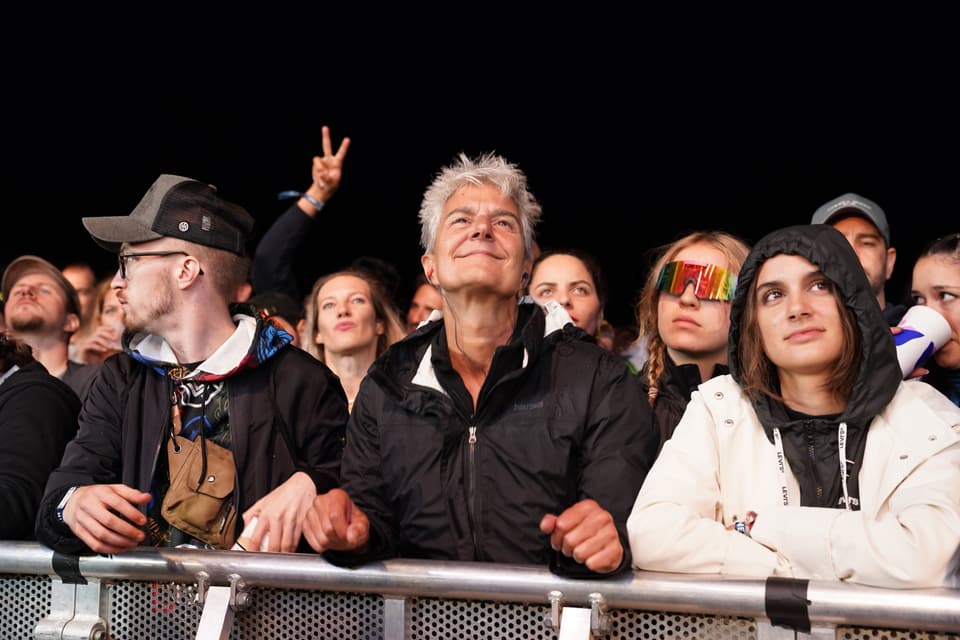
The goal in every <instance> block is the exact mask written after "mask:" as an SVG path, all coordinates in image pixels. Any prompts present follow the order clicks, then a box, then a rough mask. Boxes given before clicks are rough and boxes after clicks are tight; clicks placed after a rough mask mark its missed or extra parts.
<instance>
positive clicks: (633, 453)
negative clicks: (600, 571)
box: [327, 304, 658, 576]
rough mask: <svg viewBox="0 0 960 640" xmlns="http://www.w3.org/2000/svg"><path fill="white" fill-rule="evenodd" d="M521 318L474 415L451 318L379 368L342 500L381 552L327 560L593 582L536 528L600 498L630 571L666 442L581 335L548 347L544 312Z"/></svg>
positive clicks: (344, 473)
mask: <svg viewBox="0 0 960 640" xmlns="http://www.w3.org/2000/svg"><path fill="white" fill-rule="evenodd" d="M518 315H519V317H518V320H517V329H516V330H515V331H514V336H513V338H512V339H511V342H510V344H509V345H507V346H504V347H500V348H499V349H497V351H496V353H495V355H494V358H493V362H492V363H491V367H490V371H489V373H488V376H487V380H486V382H485V383H484V386H483V388H482V389H481V391H480V394H479V397H478V401H477V411H476V413H475V414H474V413H473V411H472V407H473V403H472V400H471V398H470V395H469V393H467V391H466V389H465V388H464V387H463V384H462V382H461V380H460V378H459V376H457V374H456V373H455V372H454V371H453V369H452V367H451V365H450V359H449V352H448V350H447V346H446V339H445V334H444V331H443V321H442V320H441V321H435V322H432V323H429V324H428V325H426V326H424V327H421V328H420V329H419V330H418V331H416V332H415V333H414V334H412V335H411V336H409V337H408V338H406V339H405V340H403V341H401V342H400V343H397V344H395V345H394V346H393V347H392V348H391V349H390V350H389V351H387V353H385V354H384V355H383V356H382V357H381V358H380V359H379V360H378V361H377V362H375V363H374V365H373V367H372V368H371V370H370V371H369V373H368V375H367V377H366V378H365V379H364V381H363V383H362V385H361V388H360V392H359V394H358V396H357V400H356V402H355V403H354V407H353V412H352V413H351V416H350V423H349V425H348V427H347V444H346V448H345V450H344V458H343V465H342V467H341V478H342V483H343V488H344V489H345V490H346V491H347V492H348V493H349V495H350V497H351V498H352V499H353V500H354V502H356V504H357V505H358V506H359V507H360V508H361V509H362V510H363V511H364V512H365V513H366V514H367V516H368V517H369V518H370V525H371V544H370V548H369V552H368V553H366V554H363V555H362V556H360V555H356V554H344V553H330V552H327V557H328V558H330V559H331V561H333V562H339V563H342V564H351V563H355V562H360V561H364V560H371V559H380V558H385V557H392V556H401V557H410V558H429V559H446V560H466V561H471V560H479V561H490V562H503V563H535V564H549V565H550V566H551V568H552V569H553V570H555V571H557V572H560V573H564V574H567V575H592V576H596V574H593V573H592V572H590V571H589V570H587V569H586V567H584V566H582V565H578V564H577V563H575V562H574V561H572V560H571V559H569V558H566V557H564V556H562V555H561V554H557V553H552V552H551V549H550V544H549V538H548V536H546V535H545V534H543V533H541V532H540V529H539V523H540V520H541V518H542V517H543V516H544V515H545V514H548V513H552V514H560V513H561V512H562V511H563V510H564V509H566V508H568V507H570V506H571V505H573V504H574V503H576V502H578V501H580V500H583V499H586V498H592V499H594V500H596V501H597V502H598V503H599V504H600V506H601V507H603V508H605V509H606V510H608V511H609V512H610V513H611V514H612V515H613V517H614V519H615V521H616V525H617V528H618V529H619V531H620V537H621V541H622V543H623V546H624V562H623V564H622V565H621V568H627V567H629V566H630V552H629V544H628V542H627V538H626V535H625V523H626V518H627V515H628V514H629V513H630V509H631V507H632V506H633V502H634V500H635V499H636V495H637V492H638V491H639V489H640V485H641V484H642V482H643V480H644V478H645V477H646V474H647V470H648V469H649V467H650V465H651V464H652V462H653V458H654V456H655V455H656V451H657V444H658V437H657V433H656V430H655V429H654V428H653V424H652V420H651V414H650V408H649V406H648V405H647V403H646V400H645V398H644V396H643V395H642V394H641V392H640V386H639V381H638V379H637V377H636V376H634V375H632V374H631V373H630V372H629V370H628V369H627V366H626V364H625V363H624V362H623V360H622V359H620V358H618V357H616V356H614V355H612V354H610V353H608V352H607V351H605V350H603V349H601V348H600V347H598V346H597V345H596V344H594V343H592V342H591V341H590V340H588V339H587V335H586V334H585V333H584V332H583V331H581V330H580V329H577V328H575V327H574V326H573V325H570V324H568V325H567V326H566V327H565V328H564V329H563V330H556V331H553V332H552V333H550V334H549V335H546V336H545V335H544V327H545V316H544V313H543V311H542V310H541V309H540V307H539V306H537V305H532V304H521V305H520V308H519V314H518ZM428 350H429V353H428ZM524 358H526V366H523V362H524ZM418 371H419V374H418ZM415 376H417V377H416V381H415V380H414V378H415ZM441 387H442V388H441Z"/></svg>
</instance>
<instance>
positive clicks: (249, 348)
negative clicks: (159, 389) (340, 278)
mask: <svg viewBox="0 0 960 640" xmlns="http://www.w3.org/2000/svg"><path fill="white" fill-rule="evenodd" d="M233 321H234V322H235V323H236V325H237V328H236V330H235V331H234V332H233V335H231V336H230V337H229V338H227V340H226V342H224V343H223V344H222V345H220V347H219V348H217V350H216V351H214V352H213V353H212V354H211V355H210V357H208V358H207V359H206V360H204V361H203V362H201V363H199V364H197V365H196V366H195V367H193V369H192V370H191V371H190V372H188V373H187V374H186V375H184V376H175V377H177V378H178V379H183V380H193V381H196V382H212V381H215V380H223V379H224V378H229V377H230V376H232V375H234V374H236V373H237V372H239V371H241V370H244V369H252V368H255V367H257V366H258V365H260V363H262V362H266V361H267V360H269V359H270V358H271V357H273V356H274V355H275V354H276V353H277V352H278V351H279V350H280V349H282V348H283V347H285V346H287V345H288V344H290V342H291V341H293V337H292V336H291V335H290V334H289V333H287V332H286V331H283V330H282V329H280V328H278V327H277V326H275V325H274V324H273V323H271V322H269V321H268V320H266V319H265V317H264V316H262V315H258V316H256V317H254V316H251V315H248V314H246V313H242V312H241V313H236V314H234V316H233ZM123 342H124V344H123V350H124V351H125V352H126V353H128V354H129V355H130V356H131V357H132V358H133V359H134V360H137V361H139V362H142V363H143V364H145V365H147V366H148V367H150V368H152V369H153V370H154V371H156V372H157V373H159V374H160V375H162V376H166V375H168V374H169V372H170V371H171V370H172V369H174V368H177V367H180V366H182V365H192V364H193V363H185V362H177V357H176V355H175V354H174V353H173V349H171V348H170V345H169V344H167V342H166V341H165V340H164V339H163V338H161V337H160V336H158V335H153V334H147V333H138V334H134V335H124V338H123Z"/></svg>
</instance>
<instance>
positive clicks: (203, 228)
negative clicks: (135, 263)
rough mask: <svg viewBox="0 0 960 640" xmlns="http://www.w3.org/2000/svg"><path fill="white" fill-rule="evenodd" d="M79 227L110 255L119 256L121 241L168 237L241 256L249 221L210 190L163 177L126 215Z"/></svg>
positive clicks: (243, 211) (238, 208)
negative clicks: (110, 253)
mask: <svg viewBox="0 0 960 640" xmlns="http://www.w3.org/2000/svg"><path fill="white" fill-rule="evenodd" d="M83 226H84V227H86V229H87V231H88V232H89V233H90V235H91V236H92V237H93V239H94V240H96V242H97V244H99V245H100V246H102V247H104V248H105V249H107V250H109V251H115V252H116V251H119V250H120V245H122V244H123V243H124V242H127V243H130V244H136V243H138V242H147V241H148V240H157V239H159V238H163V237H169V238H180V239H181V240H187V241H188V242H195V243H196V244H202V245H204V246H207V247H214V248H215V249H223V250H225V251H230V252H232V253H236V254H240V255H243V254H244V253H245V252H246V240H247V237H248V236H249V234H250V232H251V231H252V230H253V218H252V217H251V216H250V214H249V213H247V211H246V209H244V208H243V207H241V206H239V205H236V204H233V203H232V202H228V201H226V200H224V199H223V198H221V197H220V195H219V194H218V193H217V188H216V187H214V186H213V185H209V184H205V183H203V182H199V181H197V180H192V179H191V178H184V177H182V176H174V175H170V174H163V175H161V176H160V177H159V178H157V179H156V181H154V183H153V184H152V185H150V188H149V189H148V190H147V192H146V193H145V194H144V196H143V198H141V199H140V203H139V204H138V205H137V206H136V208H135V209H134V210H133V211H132V212H131V213H130V215H126V216H101V217H95V218H83Z"/></svg>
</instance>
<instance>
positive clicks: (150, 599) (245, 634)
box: [110, 582, 383, 640]
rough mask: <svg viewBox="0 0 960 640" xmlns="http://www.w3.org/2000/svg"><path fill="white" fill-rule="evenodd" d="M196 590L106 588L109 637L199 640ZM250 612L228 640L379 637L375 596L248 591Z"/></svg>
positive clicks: (239, 616)
mask: <svg viewBox="0 0 960 640" xmlns="http://www.w3.org/2000/svg"><path fill="white" fill-rule="evenodd" d="M196 593H197V591H196V588H195V587H194V586H192V585H182V584H173V583H159V584H157V583H154V584H145V583H136V582H118V583H115V584H113V585H111V587H110V602H111V615H110V637H111V638H113V639H116V640H143V639H144V638H149V639H150V640H166V639H169V640H183V639H184V638H193V637H195V636H196V635H197V626H198V625H199V623H200V616H201V615H202V613H203V611H202V609H201V606H200V605H198V604H196V602H195V599H196ZM249 593H250V603H251V604H250V606H249V607H247V608H245V609H242V610H240V611H238V612H237V613H236V614H235V616H234V619H233V628H232V630H231V633H230V638H231V640H244V639H250V638H256V639H260V638H270V639H271V640H308V639H309V640H315V639H317V638H336V639H337V640H367V639H375V638H382V637H383V599H382V598H380V597H379V596H368V595H355V594H343V593H323V592H319V591H285V590H278V589H251V590H250V592H249Z"/></svg>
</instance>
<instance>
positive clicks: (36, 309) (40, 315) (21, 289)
mask: <svg viewBox="0 0 960 640" xmlns="http://www.w3.org/2000/svg"><path fill="white" fill-rule="evenodd" d="M2 288H3V300H4V315H5V317H6V324H7V328H8V330H9V331H10V335H11V336H13V337H15V338H17V339H19V340H22V341H23V342H24V343H26V344H28V345H29V346H30V349H31V351H32V352H33V358H34V359H35V360H36V361H37V362H39V363H40V364H42V365H43V366H44V368H46V370H47V371H48V372H50V373H51V374H52V375H54V376H55V377H57V378H60V379H61V380H63V381H64V382H66V383H67V385H68V386H69V387H70V388H71V389H73V391H74V393H76V394H77V397H78V398H80V400H81V402H82V401H83V400H84V399H85V398H86V397H87V391H88V390H89V389H90V385H91V383H92V382H93V378H94V377H95V376H96V374H97V369H98V368H99V365H93V364H89V365H85V364H78V363H76V362H73V361H72V360H70V359H69V351H70V338H71V336H73V334H74V333H75V332H76V331H77V329H79V328H80V298H79V296H78V295H77V291H76V289H74V288H73V285H72V284H70V282H69V281H68V280H67V279H66V278H65V277H64V276H63V274H62V273H61V272H60V270H59V269H57V268H56V267H55V266H53V265H52V264H50V263H49V262H47V261H46V260H44V259H43V258H41V257H39V256H20V257H19V258H17V259H16V260H14V261H13V262H11V263H10V264H9V266H7V268H6V269H5V270H4V272H3V282H2Z"/></svg>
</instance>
